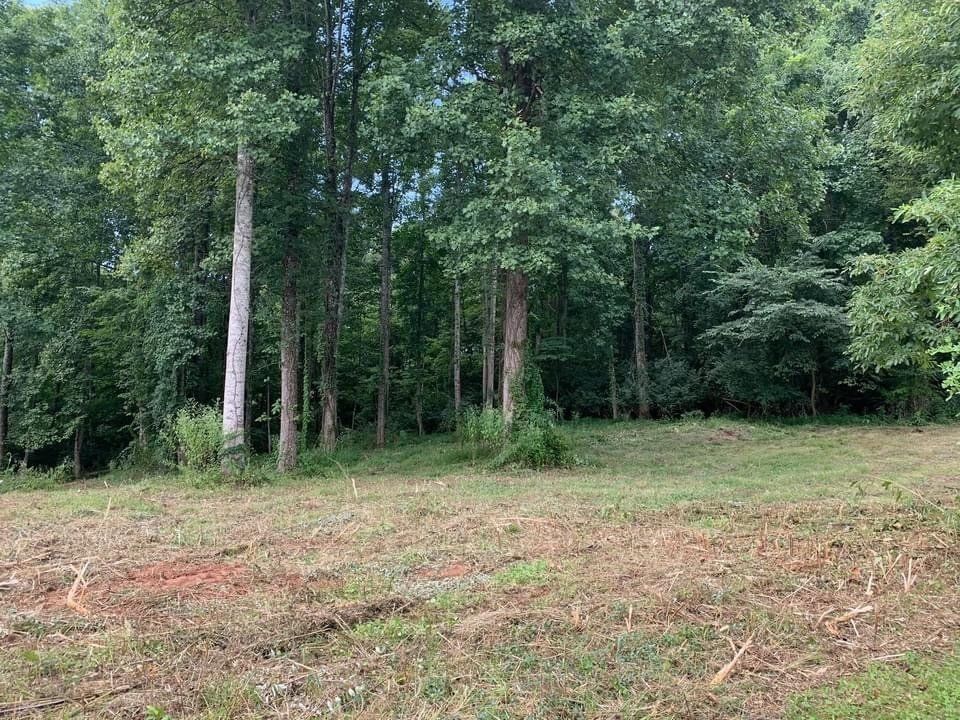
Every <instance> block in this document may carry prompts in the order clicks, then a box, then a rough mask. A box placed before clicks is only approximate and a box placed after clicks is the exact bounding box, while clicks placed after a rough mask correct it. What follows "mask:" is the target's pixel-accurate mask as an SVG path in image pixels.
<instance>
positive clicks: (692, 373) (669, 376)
mask: <svg viewBox="0 0 960 720" xmlns="http://www.w3.org/2000/svg"><path fill="white" fill-rule="evenodd" d="M706 396H707V388H706V386H705V384H704V378H703V373H702V372H701V371H700V370H698V369H697V368H694V367H692V366H691V365H690V363H689V361H688V360H686V359H685V358H682V357H681V358H672V357H665V358H659V359H657V360H655V361H654V362H653V364H652V366H651V368H650V400H651V401H652V402H653V404H654V406H655V407H656V408H657V410H658V411H659V412H660V414H661V415H663V416H665V417H677V416H678V415H680V416H683V415H685V414H686V413H687V412H691V411H694V410H695V409H696V408H698V407H699V406H700V404H701V403H702V402H703V401H704V400H705V399H706Z"/></svg>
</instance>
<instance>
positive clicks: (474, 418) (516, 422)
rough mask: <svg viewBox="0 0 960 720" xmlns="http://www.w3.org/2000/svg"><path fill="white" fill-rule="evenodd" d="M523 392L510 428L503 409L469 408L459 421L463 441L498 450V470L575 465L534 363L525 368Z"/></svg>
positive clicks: (496, 461)
mask: <svg viewBox="0 0 960 720" xmlns="http://www.w3.org/2000/svg"><path fill="white" fill-rule="evenodd" d="M520 390H521V391H520V392H519V393H517V397H516V398H515V404H514V414H513V422H512V423H511V424H510V427H507V425H506V423H505V422H504V420H503V413H502V412H501V411H500V410H497V409H494V408H482V409H481V408H468V409H467V410H466V411H465V412H464V413H463V415H462V417H461V420H460V436H461V438H462V439H463V440H464V442H467V443H470V444H472V445H473V446H474V447H476V448H480V449H483V450H485V451H498V452H497V455H496V456H495V458H494V460H493V465H494V466H495V467H503V466H505V465H513V466H518V467H527V468H534V469H538V470H539V469H542V468H547V467H567V466H569V465H572V464H573V463H574V460H575V458H574V454H573V450H572V448H571V447H570V443H569V442H568V441H567V439H566V437H564V435H563V434H562V433H561V432H560V431H559V430H558V429H557V426H556V416H555V414H554V412H552V411H551V410H548V409H547V407H546V402H547V401H546V396H545V393H544V391H543V380H542V379H541V377H540V371H539V370H538V369H537V367H536V366H535V365H534V364H533V363H529V362H528V363H526V364H525V365H524V375H523V383H522V386H521V388H520Z"/></svg>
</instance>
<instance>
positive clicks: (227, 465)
mask: <svg viewBox="0 0 960 720" xmlns="http://www.w3.org/2000/svg"><path fill="white" fill-rule="evenodd" d="M254 171H255V162H254V159H253V156H252V155H251V154H250V151H249V150H248V149H247V148H246V147H244V146H242V145H241V146H240V147H239V149H238V150H237V193H236V207H235V211H234V230H233V270H232V272H231V282H230V321H229V324H228V326H227V356H226V371H225V373H224V385H223V471H224V472H225V473H231V472H234V471H236V470H237V469H238V468H242V467H243V465H244V462H245V460H246V458H245V450H246V448H245V445H244V437H243V431H244V405H245V391H246V382H247V336H248V334H249V331H250V259H251V249H252V245H253V187H254V186H253V182H254Z"/></svg>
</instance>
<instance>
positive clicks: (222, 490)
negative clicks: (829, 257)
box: [0, 420, 960, 720]
mask: <svg viewBox="0 0 960 720" xmlns="http://www.w3.org/2000/svg"><path fill="white" fill-rule="evenodd" d="M564 432H565V433H567V434H568V436H569V437H570V439H571V441H572V443H573V446H574V447H575V449H576V452H577V453H578V454H579V456H580V462H579V464H578V465H577V466H576V467H573V468H570V469H565V470H559V471H550V472H543V473H534V472H522V471H508V472H505V471H496V470H493V469H491V466H490V463H489V460H490V458H489V457H484V456H480V457H478V458H475V457H474V451H473V449H472V448H465V447H462V446H461V445H459V444H458V443H457V442H456V441H455V440H453V439H451V438H449V437H442V436H441V437H430V438H425V439H411V440H409V441H406V442H404V443H403V444H398V445H396V446H394V447H391V448H389V449H388V450H386V451H383V452H377V451H374V450H373V449H371V448H369V447H367V446H366V445H365V444H364V443H363V442H362V441H360V440H352V441H351V442H350V443H349V444H348V445H347V446H346V447H344V448H343V449H341V450H340V451H339V452H338V453H337V454H336V455H335V456H333V457H331V456H328V455H325V454H323V453H319V452H313V453H309V454H308V455H307V456H306V457H305V458H304V467H303V469H302V470H301V471H300V472H299V473H298V474H297V475H295V476H293V477H288V478H283V479H280V478H276V477H274V476H273V475H272V473H271V471H270V469H269V467H268V466H267V464H266V463H263V462H262V463H260V464H258V466H257V467H256V468H255V469H254V474H255V475H256V476H257V477H260V478H263V479H264V480H266V481H267V483H266V484H263V485H257V486H243V487H236V486H219V485H217V484H216V483H214V482H212V481H211V478H210V477H208V476H202V475H196V474H194V475H182V476H181V475H176V474H170V475H166V476H151V477H137V476H136V475H134V474H131V473H127V474H123V475H120V474H117V475H111V476H106V477H103V478H98V479H97V480H95V481H94V480H91V481H88V482H86V483H83V484H80V485H73V484H69V485H63V484H60V483H57V482H48V481H46V480H45V481H44V482H42V483H38V484H37V486H36V487H32V488H31V487H30V483H22V482H21V483H20V484H19V485H18V486H17V487H15V488H12V489H11V487H10V485H9V484H7V483H5V484H4V485H0V488H4V489H5V490H6V492H4V494H3V495H2V496H0V588H4V589H0V645H2V647H3V651H2V652H0V712H6V714H7V715H11V714H12V715H13V716H14V717H27V716H44V717H51V718H68V717H70V718H72V717H81V716H84V717H153V718H163V717H164V716H167V717H168V718H169V719H170V720H188V719H189V720H196V719H201V718H202V719H206V720H212V719H213V718H260V717H289V718H308V717H343V718H487V719H488V720H491V719H494V718H502V719H513V718H529V719H531V720H536V719H542V720H548V719H550V720H554V719H560V720H565V719H570V720H572V719H574V718H606V719H610V720H612V719H613V718H651V719H654V720H656V719H663V720H666V719H667V718H691V719H694V720H700V719H702V720H720V719H721V718H760V717H762V718H778V717H780V718H787V720H813V718H817V719H818V720H820V719H821V718H823V719H827V720H829V719H831V718H833V719H835V720H855V719H859V718H868V717H869V718H870V720H884V719H885V718H911V719H917V720H918V719H920V718H930V719H933V718H942V717H949V716H950V712H951V711H952V708H954V707H956V706H957V705H958V703H960V700H958V698H957V693H958V687H960V661H958V660H957V655H955V654H954V648H955V647H956V644H957V642H958V640H960V638H957V636H956V627H957V621H956V612H955V610H954V608H956V607H957V606H958V601H960V552H958V545H957V540H958V537H957V532H956V528H957V524H956V522H955V519H956V509H955V508H956V504H955V494H956V489H957V485H958V483H957V477H958V473H957V470H956V468H957V464H958V460H960V428H958V427H954V426H930V427H925V428H908V427H896V426H838V425H816V424H809V425H780V424H765V423H745V422H736V421H730V420H710V421H699V422H678V423H626V422H623V423H600V422H583V423H577V424H573V425H567V426H565V427H564ZM891 484H894V485H895V487H896V488H897V489H898V490H899V493H898V494H897V493H894V492H893V491H892V488H893V485H891ZM68 598H70V600H71V602H69V603H68V602H67V600H68ZM748 640H750V644H749V647H748V648H747V650H746V651H745V652H744V653H743V654H742V657H741V659H740V660H739V661H738V663H737V665H736V667H735V668H734V670H733V672H732V673H731V674H730V676H729V678H727V679H726V680H725V681H724V682H723V683H721V684H719V685H716V686H711V684H710V681H711V678H713V677H714V676H715V675H716V673H717V671H718V670H719V669H720V668H722V667H723V666H724V665H725V664H727V663H728V662H730V660H731V658H733V657H734V655H735V653H736V650H737V649H739V648H740V647H742V646H743V645H744V644H745V643H747V641H748ZM38 702H41V703H46V704H42V705H36V706H34V704H35V703H38ZM34 707H35V709H31V708H34ZM148 708H153V710H150V711H148ZM15 711H16V712H15ZM16 713H19V715H18V714H16ZM911 713H912V714H911Z"/></svg>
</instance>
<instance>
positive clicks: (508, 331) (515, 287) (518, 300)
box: [500, 270, 528, 425]
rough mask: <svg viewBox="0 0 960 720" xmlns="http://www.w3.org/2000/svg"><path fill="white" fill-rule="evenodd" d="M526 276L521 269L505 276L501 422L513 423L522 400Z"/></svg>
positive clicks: (509, 272)
mask: <svg viewBox="0 0 960 720" xmlns="http://www.w3.org/2000/svg"><path fill="white" fill-rule="evenodd" d="M527 282H528V281H527V276H526V274H525V273H524V272H522V271H520V270H508V271H506V272H505V273H504V312H503V381H502V387H501V391H500V402H501V404H502V407H503V419H504V421H505V422H506V423H507V425H509V424H510V423H512V422H513V416H514V413H515V411H516V405H517V402H522V399H523V362H524V357H523V355H524V350H525V345H526V342H527Z"/></svg>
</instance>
